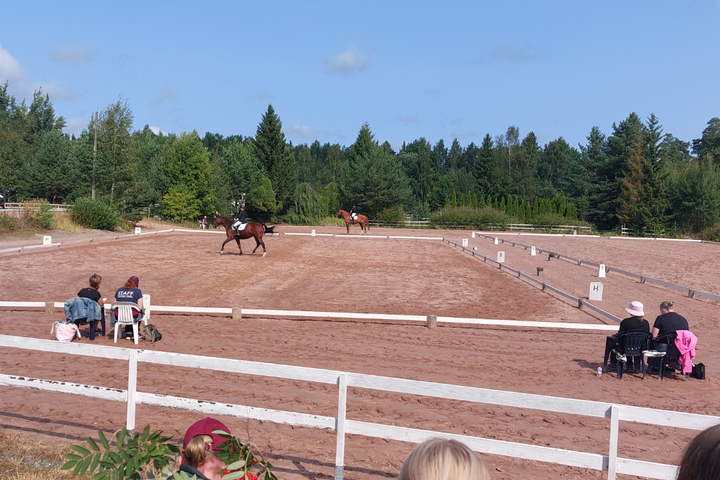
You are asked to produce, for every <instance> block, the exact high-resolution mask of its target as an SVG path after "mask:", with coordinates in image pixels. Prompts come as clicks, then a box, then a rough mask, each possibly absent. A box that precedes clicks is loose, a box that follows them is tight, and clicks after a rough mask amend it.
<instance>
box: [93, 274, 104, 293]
mask: <svg viewBox="0 0 720 480" xmlns="http://www.w3.org/2000/svg"><path fill="white" fill-rule="evenodd" d="M101 283H102V277H101V276H100V275H98V274H97V273H93V274H92V275H90V288H94V289H95V290H97V289H98V288H99V287H100V284H101Z"/></svg>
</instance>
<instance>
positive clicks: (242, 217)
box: [232, 207, 247, 235]
mask: <svg viewBox="0 0 720 480" xmlns="http://www.w3.org/2000/svg"><path fill="white" fill-rule="evenodd" d="M245 223H247V214H246V213H245V207H240V210H238V212H237V215H235V223H233V226H232V228H233V230H235V234H236V235H237V233H238V228H239V227H240V225H243V224H245Z"/></svg>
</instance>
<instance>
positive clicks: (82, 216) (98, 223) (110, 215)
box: [70, 198, 122, 231]
mask: <svg viewBox="0 0 720 480" xmlns="http://www.w3.org/2000/svg"><path fill="white" fill-rule="evenodd" d="M70 218H71V219H72V221H73V222H75V223H77V224H79V225H82V226H83V227H87V228H97V229H100V230H110V231H112V230H115V229H116V228H117V227H118V226H120V225H121V224H122V221H121V219H120V215H119V214H118V212H116V211H115V210H114V209H113V208H112V207H110V206H109V205H107V204H106V203H104V202H102V201H100V200H92V199H89V198H78V199H77V200H76V201H75V205H73V207H72V209H71V210H70Z"/></svg>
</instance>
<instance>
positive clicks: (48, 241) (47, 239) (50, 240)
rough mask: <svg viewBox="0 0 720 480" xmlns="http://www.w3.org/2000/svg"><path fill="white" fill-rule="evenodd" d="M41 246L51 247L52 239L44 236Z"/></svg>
mask: <svg viewBox="0 0 720 480" xmlns="http://www.w3.org/2000/svg"><path fill="white" fill-rule="evenodd" d="M43 245H52V237H51V236H49V235H45V236H44V237H43Z"/></svg>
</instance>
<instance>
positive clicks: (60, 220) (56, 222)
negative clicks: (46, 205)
mask: <svg viewBox="0 0 720 480" xmlns="http://www.w3.org/2000/svg"><path fill="white" fill-rule="evenodd" d="M52 228H53V230H60V231H63V232H70V233H80V232H82V229H83V228H82V226H81V225H78V224H77V223H75V222H73V221H72V220H71V219H70V216H69V215H68V214H67V212H55V217H54V218H53V222H52Z"/></svg>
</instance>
